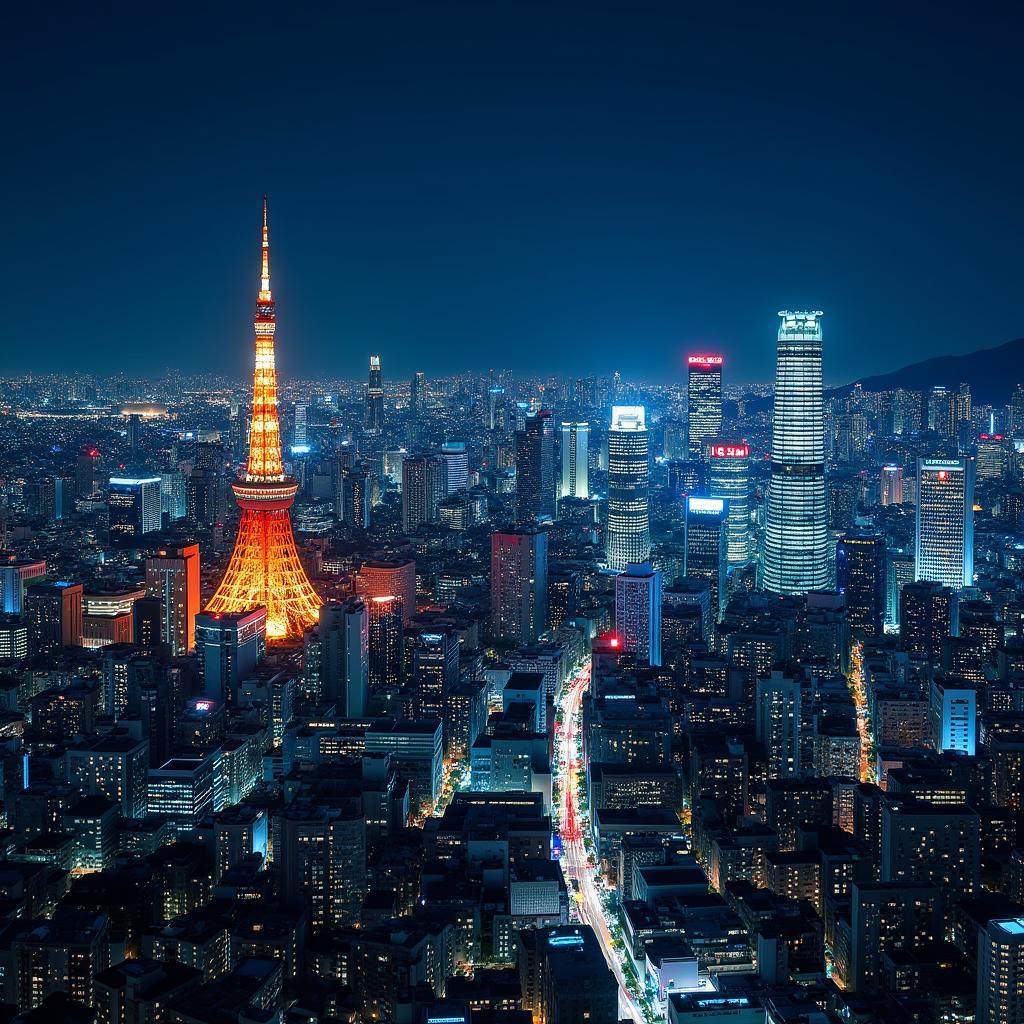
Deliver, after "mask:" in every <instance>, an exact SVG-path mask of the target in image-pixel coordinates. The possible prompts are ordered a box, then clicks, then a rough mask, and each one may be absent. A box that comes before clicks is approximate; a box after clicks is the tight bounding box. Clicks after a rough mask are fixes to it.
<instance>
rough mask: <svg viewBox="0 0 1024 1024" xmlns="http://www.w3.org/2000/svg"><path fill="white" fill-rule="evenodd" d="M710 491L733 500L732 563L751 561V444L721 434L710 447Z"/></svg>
mask: <svg viewBox="0 0 1024 1024" xmlns="http://www.w3.org/2000/svg"><path fill="white" fill-rule="evenodd" d="M706 454H707V459H708V491H709V492H710V494H711V496H712V497H713V498H725V500H726V501H727V502H728V503H729V505H728V508H729V538H728V547H729V566H730V567H733V566H739V565H746V564H747V562H749V561H750V445H749V444H747V442H746V441H742V440H740V441H731V440H725V439H722V438H717V439H716V440H714V441H712V442H711V443H710V444H709V445H708V446H707V449H706Z"/></svg>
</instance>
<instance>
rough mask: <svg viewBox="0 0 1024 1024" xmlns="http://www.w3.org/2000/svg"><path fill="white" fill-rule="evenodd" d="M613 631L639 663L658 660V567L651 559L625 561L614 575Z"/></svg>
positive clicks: (622, 645)
mask: <svg viewBox="0 0 1024 1024" xmlns="http://www.w3.org/2000/svg"><path fill="white" fill-rule="evenodd" d="M615 632H616V635H617V636H618V638H619V643H620V645H621V649H622V650H623V651H625V652H626V653H627V654H632V655H634V656H635V657H636V660H637V662H638V663H639V664H642V665H655V666H657V665H660V664H661V571H660V570H658V569H655V568H654V567H653V566H652V565H651V563H650V562H644V563H634V564H632V565H628V566H626V571H625V572H620V573H619V575H618V576H616V577H615Z"/></svg>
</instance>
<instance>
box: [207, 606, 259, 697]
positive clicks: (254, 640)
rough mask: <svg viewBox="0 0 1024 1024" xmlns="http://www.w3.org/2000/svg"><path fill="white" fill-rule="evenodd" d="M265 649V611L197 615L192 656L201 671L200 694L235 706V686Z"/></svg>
mask: <svg viewBox="0 0 1024 1024" xmlns="http://www.w3.org/2000/svg"><path fill="white" fill-rule="evenodd" d="M266 647H267V609H266V608H252V609H250V610H249V611H247V612H200V613H199V614H198V615H197V616H196V654H197V655H198V657H199V664H200V665H201V666H202V670H203V695H204V696H205V697H207V698H208V699H210V700H219V701H224V702H226V703H228V704H231V705H237V704H238V686H239V683H241V682H242V680H243V679H247V678H248V677H249V675H250V674H251V673H252V671H253V669H254V668H256V666H257V665H258V664H259V663H260V661H261V659H262V658H263V653H264V651H265V650H266Z"/></svg>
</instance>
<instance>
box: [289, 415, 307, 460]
mask: <svg viewBox="0 0 1024 1024" xmlns="http://www.w3.org/2000/svg"><path fill="white" fill-rule="evenodd" d="M308 450H309V430H308V429H307V409H306V403H305V402H296V403H295V421H294V423H293V424H292V451H293V452H295V453H296V454H300V453H302V452H304V451H308Z"/></svg>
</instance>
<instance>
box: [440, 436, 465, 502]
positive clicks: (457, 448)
mask: <svg viewBox="0 0 1024 1024" xmlns="http://www.w3.org/2000/svg"><path fill="white" fill-rule="evenodd" d="M441 458H442V459H444V464H445V473H446V475H445V479H446V480H447V488H446V490H447V493H448V494H454V493H455V492H456V491H461V490H463V489H464V488H465V486H466V480H467V478H468V477H469V456H468V455H467V454H466V442H465V441H445V442H444V444H442V445H441Z"/></svg>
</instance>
